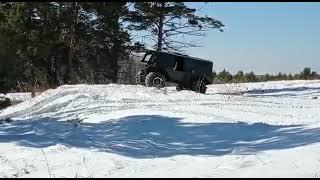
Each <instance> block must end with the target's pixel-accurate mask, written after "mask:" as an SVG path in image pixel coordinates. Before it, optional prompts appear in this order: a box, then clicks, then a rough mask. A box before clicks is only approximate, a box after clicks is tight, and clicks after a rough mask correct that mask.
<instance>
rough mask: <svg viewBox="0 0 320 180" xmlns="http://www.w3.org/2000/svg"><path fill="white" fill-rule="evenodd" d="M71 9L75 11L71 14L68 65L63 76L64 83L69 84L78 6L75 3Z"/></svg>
mask: <svg viewBox="0 0 320 180" xmlns="http://www.w3.org/2000/svg"><path fill="white" fill-rule="evenodd" d="M72 9H75V13H74V14H73V24H72V26H71V33H70V45H69V54H68V65H67V68H66V74H65V79H64V81H65V83H67V84H71V80H72V77H71V76H72V62H73V57H74V53H75V45H76V25H77V18H78V13H79V12H78V11H79V9H78V4H77V2H73V3H72Z"/></svg>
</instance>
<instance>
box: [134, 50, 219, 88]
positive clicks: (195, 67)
mask: <svg viewBox="0 0 320 180" xmlns="http://www.w3.org/2000/svg"><path fill="white" fill-rule="evenodd" d="M141 62H142V63H144V65H143V68H142V69H140V70H139V72H138V74H137V79H136V80H137V83H138V84H142V85H145V86H148V87H151V86H154V87H158V88H162V87H165V86H166V82H171V83H175V84H176V89H177V90H178V91H180V90H184V89H186V90H192V91H195V92H198V93H203V94H205V92H206V89H207V87H206V85H208V84H211V83H212V66H213V63H212V62H211V61H208V60H204V59H199V58H195V57H191V56H188V55H183V54H180V53H172V52H164V51H154V50H148V51H147V52H146V53H145V55H144V57H143V58H142V60H141Z"/></svg>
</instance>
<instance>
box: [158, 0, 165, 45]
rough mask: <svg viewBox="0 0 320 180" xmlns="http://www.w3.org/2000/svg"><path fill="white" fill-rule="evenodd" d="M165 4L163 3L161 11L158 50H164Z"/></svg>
mask: <svg viewBox="0 0 320 180" xmlns="http://www.w3.org/2000/svg"><path fill="white" fill-rule="evenodd" d="M164 5H165V2H161V7H160V8H161V9H160V18H159V30H158V44H157V50H158V51H161V50H162V41H163V21H164V15H163V8H164Z"/></svg>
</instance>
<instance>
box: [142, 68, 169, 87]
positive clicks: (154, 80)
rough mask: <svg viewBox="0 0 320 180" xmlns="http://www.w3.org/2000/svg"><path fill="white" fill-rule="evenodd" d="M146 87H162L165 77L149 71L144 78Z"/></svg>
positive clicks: (164, 83)
mask: <svg viewBox="0 0 320 180" xmlns="http://www.w3.org/2000/svg"><path fill="white" fill-rule="evenodd" d="M145 83H146V86H147V87H157V88H163V87H165V85H166V79H165V77H164V76H163V75H161V74H160V73H157V72H150V73H149V74H148V75H147V76H146V80H145Z"/></svg>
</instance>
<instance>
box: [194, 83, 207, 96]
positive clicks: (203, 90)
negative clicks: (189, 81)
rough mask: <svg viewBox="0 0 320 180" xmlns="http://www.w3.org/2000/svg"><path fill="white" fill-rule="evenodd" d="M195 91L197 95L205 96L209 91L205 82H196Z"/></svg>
mask: <svg viewBox="0 0 320 180" xmlns="http://www.w3.org/2000/svg"><path fill="white" fill-rule="evenodd" d="M193 90H194V91H195V92H196V93H201V94H205V93H206V91H207V86H206V85H205V84H204V83H203V82H199V81H198V82H194V84H193Z"/></svg>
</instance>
